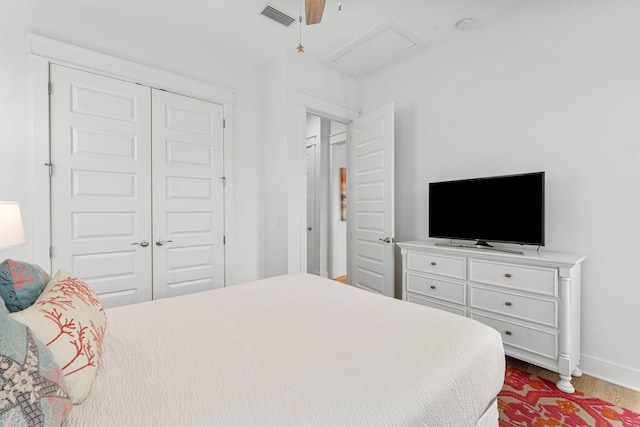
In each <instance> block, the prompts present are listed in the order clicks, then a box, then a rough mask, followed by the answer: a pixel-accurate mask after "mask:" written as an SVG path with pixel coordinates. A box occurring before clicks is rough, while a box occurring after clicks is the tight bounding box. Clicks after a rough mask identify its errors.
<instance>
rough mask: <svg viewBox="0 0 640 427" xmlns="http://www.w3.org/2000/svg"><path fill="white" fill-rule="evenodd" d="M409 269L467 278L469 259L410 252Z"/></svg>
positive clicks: (408, 255)
mask: <svg viewBox="0 0 640 427" xmlns="http://www.w3.org/2000/svg"><path fill="white" fill-rule="evenodd" d="M407 269H409V270H415V271H421V272H424V273H433V274H438V275H440V276H447V277H453V278H455V279H462V280H465V279H466V278H467V259H466V258H459V257H449V256H442V255H431V254H425V253H421V252H409V253H408V254H407Z"/></svg>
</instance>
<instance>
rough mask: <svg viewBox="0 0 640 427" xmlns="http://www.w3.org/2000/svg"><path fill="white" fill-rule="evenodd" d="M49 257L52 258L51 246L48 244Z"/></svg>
mask: <svg viewBox="0 0 640 427" xmlns="http://www.w3.org/2000/svg"><path fill="white" fill-rule="evenodd" d="M49 258H50V259H51V258H53V246H51V245H49Z"/></svg>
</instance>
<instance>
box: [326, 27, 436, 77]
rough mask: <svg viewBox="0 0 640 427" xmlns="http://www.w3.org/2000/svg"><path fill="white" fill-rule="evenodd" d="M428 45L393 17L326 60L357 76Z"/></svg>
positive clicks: (330, 64)
mask: <svg viewBox="0 0 640 427" xmlns="http://www.w3.org/2000/svg"><path fill="white" fill-rule="evenodd" d="M425 46H426V43H425V42H424V41H423V40H422V39H420V37H418V36H417V35H416V34H414V33H412V32H411V31H410V30H409V29H407V28H406V27H404V26H403V25H402V24H400V23H399V22H397V21H396V20H394V19H390V20H389V21H386V22H383V23H382V24H380V25H378V26H376V27H375V28H374V29H372V30H371V31H369V32H367V33H366V34H364V35H363V36H361V37H359V38H357V39H356V40H354V41H352V42H351V43H349V44H347V45H346V46H345V47H343V48H342V49H340V50H338V51H337V52H336V53H334V54H332V55H331V56H329V57H328V58H327V59H326V60H325V61H324V63H325V64H327V65H329V66H331V67H333V68H337V69H338V70H340V71H343V72H346V73H347V74H350V75H352V76H354V77H363V76H366V75H367V74H371V73H372V72H374V71H377V70H379V69H381V68H383V67H385V66H388V65H390V64H392V63H394V62H396V61H398V60H400V59H401V58H404V57H406V56H408V55H411V54H413V53H415V52H417V51H418V50H420V49H422V48H423V47H425Z"/></svg>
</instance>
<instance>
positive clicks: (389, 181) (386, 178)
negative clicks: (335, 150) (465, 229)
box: [348, 104, 395, 297]
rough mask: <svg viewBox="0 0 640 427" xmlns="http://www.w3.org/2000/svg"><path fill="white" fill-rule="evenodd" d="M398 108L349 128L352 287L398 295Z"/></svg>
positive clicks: (373, 114)
mask: <svg viewBox="0 0 640 427" xmlns="http://www.w3.org/2000/svg"><path fill="white" fill-rule="evenodd" d="M393 114H394V113H393V104H389V105H387V106H384V107H382V108H380V109H378V110H376V111H373V112H371V113H369V114H366V115H363V116H362V117H360V118H358V119H356V120H354V121H353V122H352V123H351V124H350V125H349V134H350V137H351V144H350V146H349V151H350V152H349V166H348V167H349V171H350V172H349V173H350V181H349V182H350V184H349V222H348V227H349V235H350V237H349V242H350V258H351V263H350V264H351V265H350V267H349V270H350V273H349V276H348V280H349V283H350V284H351V285H354V286H357V287H360V288H363V289H367V290H370V291H373V292H377V293H380V294H383V295H387V296H391V297H393V296H394V292H395V286H394V274H393V271H394V241H395V239H394V235H395V232H394V205H393V197H394V196H393V174H394V168H393V166H394V165H393V161H394V160H393V159H394V122H393Z"/></svg>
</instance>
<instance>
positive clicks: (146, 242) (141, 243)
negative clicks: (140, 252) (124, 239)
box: [131, 240, 149, 248]
mask: <svg viewBox="0 0 640 427" xmlns="http://www.w3.org/2000/svg"><path fill="white" fill-rule="evenodd" d="M133 245H140V246H142V247H143V248H146V247H147V246H149V241H148V240H143V241H142V242H140V243H138V242H136V243H132V244H131V246H133Z"/></svg>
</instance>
